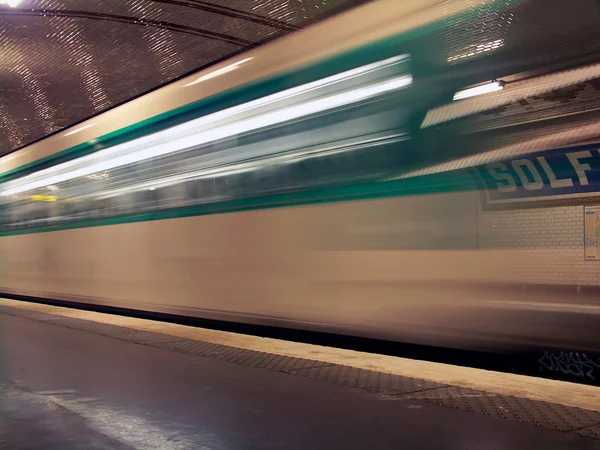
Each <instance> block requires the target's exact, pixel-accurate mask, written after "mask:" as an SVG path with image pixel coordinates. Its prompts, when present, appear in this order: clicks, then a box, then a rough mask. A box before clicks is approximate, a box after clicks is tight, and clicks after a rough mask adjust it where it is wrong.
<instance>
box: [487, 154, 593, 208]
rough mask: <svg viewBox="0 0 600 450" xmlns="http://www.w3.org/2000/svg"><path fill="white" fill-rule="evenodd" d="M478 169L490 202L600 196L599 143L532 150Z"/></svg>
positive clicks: (500, 202)
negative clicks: (526, 153)
mask: <svg viewBox="0 0 600 450" xmlns="http://www.w3.org/2000/svg"><path fill="white" fill-rule="evenodd" d="M477 172H478V175H479V177H480V179H481V180H482V181H483V183H484V185H485V189H486V196H487V202H488V204H492V205H493V204H502V203H515V202H523V201H536V200H547V199H552V198H555V199H557V200H558V199H568V198H577V197H581V196H591V195H593V194H594V193H598V194H599V195H600V145H598V144H594V145H587V146H579V147H571V148H562V149H557V150H549V151H543V152H537V153H531V154H528V155H522V156H519V157H518V158H514V159H508V160H504V161H497V162H493V163H490V164H485V165H483V166H479V167H478V168H477Z"/></svg>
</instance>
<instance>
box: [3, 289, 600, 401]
mask: <svg viewBox="0 0 600 450" xmlns="http://www.w3.org/2000/svg"><path fill="white" fill-rule="evenodd" d="M0 305H3V306H9V307H12V308H20V309H26V310H31V311H39V312H44V313H48V314H55V315H60V316H64V317H71V318H76V319H83V320H90V321H94V322H98V323H106V324H110V325H118V326H122V327H127V328H132V329H135V330H143V331H152V332H155V333H163V334H167V335H170V336H176V337H181V338H186V339H193V340H196V341H203V342H211V343H214V344H221V345H227V346H231V347H237V348H243V349H247V350H254V351H260V352H267V353H273V354H277V355H284V356H291V357H295V358H304V359H312V360H317V361H322V362H325V363H332V364H340V365H345V366H351V367H356V368H360V369H366V370H373V371H377V372H384V373H390V374H394V375H400V376H405V377H412V378H418V379H422V380H428V381H433V382H436V383H442V384H449V385H452V386H459V387H464V388H470V389H477V390H482V391H486V392H492V393H497V394H501V395H513V396H515V397H522V398H528V399H532V400H542V401H547V402H550V403H556V404H560V405H565V406H573V407H578V408H583V409H587V410H592V411H600V387H594V386H587V385H581V384H575V383H568V382H564V381H555V380H547V379H543V378H535V377H528V376H523V375H513V374H507V373H500V372H493V371H489V370H481V369H472V368H467V367H458V366H452V365H448V364H441V363H434V362H427V361H418V360H412V359H407V358H398V357H394V356H385V355H377V354H373V353H363V352H356V351H353V350H343V349H337V348H330V347H324V346H319V345H311V344H302V343H297V342H289V341H283V340H278V339H270V338H262V337H258V336H248V335H244V334H237V333H231V332H226V331H215V330H208V329H204V328H196V327H190V326H185V325H177V324H172V323H164V322H158V321H154V320H146V319H137V318H131V317H123V316H119V315H112V314H104V313H97V312H91V311H81V310H77V309H70V308H63V307H58V306H50V305H42V304H38V303H29V302H21V301H16V300H9V299H0Z"/></svg>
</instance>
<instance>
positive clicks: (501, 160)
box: [0, 0, 600, 354]
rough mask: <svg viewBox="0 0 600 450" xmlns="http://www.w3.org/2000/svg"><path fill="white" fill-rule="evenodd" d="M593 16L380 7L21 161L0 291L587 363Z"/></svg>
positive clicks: (593, 216) (5, 205) (593, 259)
mask: <svg viewBox="0 0 600 450" xmlns="http://www.w3.org/2000/svg"><path fill="white" fill-rule="evenodd" d="M599 17H600V4H599V3H598V2H597V1H595V0H572V1H570V2H564V1H562V0H543V1H540V0H502V1H500V0H496V1H494V0H490V1H486V2H480V1H474V0H445V1H439V0H414V1H413V0H411V1H396V0H376V1H372V2H370V3H367V4H365V5H363V6H360V7H358V8H356V9H353V10H351V11H348V12H346V13H343V14H340V15H338V16H335V17H333V18H331V19H328V20H326V21H323V22H320V23H317V24H314V25H312V26H310V27H308V28H307V29H304V30H301V31H298V32H295V33H293V34H291V35H289V36H286V37H284V38H280V39H277V40H275V41H273V42H271V43H268V44H266V45H264V46H262V47H260V48H257V49H254V50H251V51H248V52H245V53H243V54H241V55H238V56H235V57H233V58H232V59H230V60H227V61H225V62H222V63H219V64H217V65H215V66H212V67H210V68H208V69H206V70H203V71H201V72H198V73H195V74H193V75H190V76H189V77H187V78H184V79H181V80H179V81H177V82H175V83H171V84H169V85H166V86H164V87H162V88H160V89H158V90H156V91H154V92H151V93H149V94H147V95H145V96H142V97H140V98H137V99H135V100H133V101H131V102H129V103H127V104H124V105H122V106H119V107H117V108H114V109H112V110H109V111H107V112H105V113H103V114H101V115H99V116H97V117H94V118H92V119H90V120H88V121H87V122H83V123H81V124H78V125H76V126H74V127H72V128H70V129H67V130H65V131H63V132H61V133H58V134H55V135H53V136H50V137H48V138H46V139H43V140H41V141H39V142H36V143H34V144H32V145H30V146H28V147H25V148H23V149H21V150H18V151H16V152H13V153H12V154H10V155H8V156H6V157H3V158H2V159H0V235H1V237H0V255H1V257H0V291H1V292H3V293H5V294H10V293H12V294H22V295H29V296H36V297H42V298H54V299H62V300H70V301H77V302H86V303H96V304H102V305H110V306H119V307H127V308H132V309H138V310H148V311H155V312H164V313H173V314H180V315H187V316H197V317H203V318H212V319H224V320H228V321H236V322H246V323H252V324H266V325H277V326H284V327H290V328H297V329H308V330H321V331H330V332H334V333H341V334H349V335H355V336H365V337H376V338H383V339H391V340H396V341H402V342H412V343H419V344H431V345H436V346H442V347H451V348H463V349H484V350H492V351H494V350H495V351H506V350H515V349H517V350H518V349H523V348H529V349H530V348H533V349H537V350H539V351H540V352H543V351H546V350H572V351H581V352H587V354H591V352H598V351H600V339H599V338H600V331H599V329H600V328H599V327H598V323H599V322H598V317H599V316H598V314H599V313H600V300H598V299H597V296H596V295H595V291H594V290H593V289H592V291H590V292H591V294H590V293H587V294H586V292H588V291H585V290H582V287H583V286H590V287H591V288H593V287H594V286H600V195H599V192H600V145H599V144H598V142H600V122H599V121H598V117H599V114H600V51H599V50H600V28H599V27H598V23H600V21H599V20H598V19H599ZM594 205H599V208H598V209H596V208H595V206H594Z"/></svg>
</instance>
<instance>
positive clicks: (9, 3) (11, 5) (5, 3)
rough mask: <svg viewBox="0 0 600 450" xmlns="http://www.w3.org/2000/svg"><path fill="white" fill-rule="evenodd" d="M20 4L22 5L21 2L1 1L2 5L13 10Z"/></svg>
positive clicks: (17, 0) (16, 0) (15, 0)
mask: <svg viewBox="0 0 600 450" xmlns="http://www.w3.org/2000/svg"><path fill="white" fill-rule="evenodd" d="M19 3H21V0H0V5H8V6H10V7H11V8H15V7H17V6H19Z"/></svg>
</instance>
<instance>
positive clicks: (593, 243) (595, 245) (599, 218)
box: [585, 206, 600, 261]
mask: <svg viewBox="0 0 600 450" xmlns="http://www.w3.org/2000/svg"><path fill="white" fill-rule="evenodd" d="M585 259H586V260H591V261H592V260H600V206H586V207H585Z"/></svg>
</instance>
